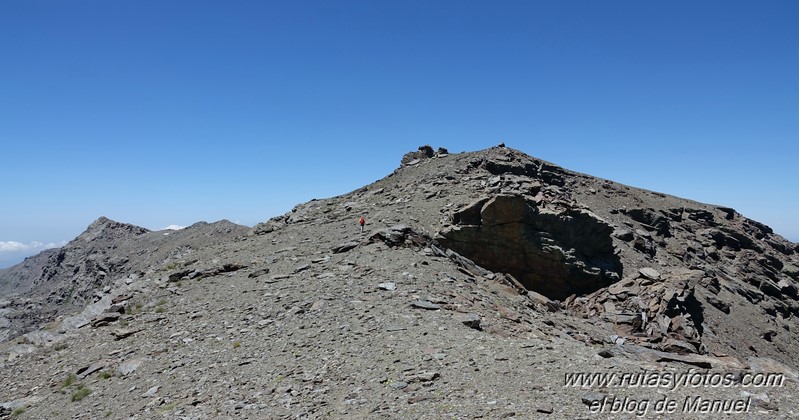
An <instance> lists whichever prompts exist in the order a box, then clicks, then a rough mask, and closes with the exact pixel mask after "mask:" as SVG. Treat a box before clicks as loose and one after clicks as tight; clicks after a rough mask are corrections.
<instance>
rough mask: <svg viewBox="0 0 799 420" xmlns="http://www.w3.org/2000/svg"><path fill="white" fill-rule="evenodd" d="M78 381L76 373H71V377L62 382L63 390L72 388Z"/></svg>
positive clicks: (68, 376)
mask: <svg viewBox="0 0 799 420" xmlns="http://www.w3.org/2000/svg"><path fill="white" fill-rule="evenodd" d="M77 380H78V377H77V376H75V374H74V373H70V374H69V375H67V377H66V379H64V381H63V382H61V389H63V388H66V387H68V386H72V385H73V384H74V383H75V382H77Z"/></svg>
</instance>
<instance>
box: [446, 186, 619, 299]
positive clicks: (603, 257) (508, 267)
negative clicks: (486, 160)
mask: <svg viewBox="0 0 799 420" xmlns="http://www.w3.org/2000/svg"><path fill="white" fill-rule="evenodd" d="M453 221H454V222H455V225H454V226H452V227H449V228H446V229H444V230H442V231H441V232H440V236H439V238H437V239H438V240H439V242H440V243H441V244H442V245H444V246H445V247H447V248H450V249H453V250H455V251H456V252H458V253H460V254H463V255H465V256H467V257H468V258H470V259H472V260H474V261H475V262H476V263H477V264H480V265H482V266H483V267H486V268H488V269H490V270H493V271H497V272H505V273H509V274H511V275H513V276H514V277H516V278H517V279H518V280H519V281H520V282H521V283H522V284H523V285H524V286H525V287H526V288H528V289H530V290H534V291H536V292H538V293H541V294H543V295H545V296H547V297H550V298H552V299H565V298H566V297H568V296H569V295H572V294H578V295H582V294H587V293H590V292H593V291H594V290H597V289H599V288H601V287H604V286H607V285H609V284H611V283H613V282H615V281H617V280H618V279H619V278H620V276H621V274H622V264H621V262H620V261H619V257H618V255H616V254H615V252H614V248H613V240H612V238H611V234H612V233H613V228H612V227H611V226H610V225H608V224H607V223H605V222H604V221H602V220H600V219H599V218H597V217H596V216H595V215H593V214H591V213H590V212H587V211H584V210H577V209H565V210H560V211H558V210H550V209H547V208H539V207H537V206H536V203H535V201H533V200H530V199H527V198H525V197H524V196H520V195H498V196H495V197H492V198H486V199H482V200H479V201H477V202H475V203H473V204H471V205H469V206H467V207H466V208H464V209H463V210H461V211H459V212H457V213H456V214H455V216H454V220H453Z"/></svg>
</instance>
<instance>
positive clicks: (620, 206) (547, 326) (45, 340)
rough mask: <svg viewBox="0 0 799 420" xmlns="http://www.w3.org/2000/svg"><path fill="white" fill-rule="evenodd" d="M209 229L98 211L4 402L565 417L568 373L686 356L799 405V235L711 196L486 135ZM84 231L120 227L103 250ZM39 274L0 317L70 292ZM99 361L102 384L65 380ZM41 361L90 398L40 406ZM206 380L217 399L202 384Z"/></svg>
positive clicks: (774, 400) (664, 364)
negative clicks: (486, 142) (142, 225)
mask: <svg viewBox="0 0 799 420" xmlns="http://www.w3.org/2000/svg"><path fill="white" fill-rule="evenodd" d="M360 217H365V218H366V221H367V223H366V229H365V231H364V232H363V233H361V232H360V228H359V227H358V226H357V220H358V219H359V218H360ZM220 223H221V224H219V225H203V224H197V225H192V227H190V228H187V229H184V230H182V231H178V232H174V233H170V234H169V235H164V234H163V233H159V232H150V231H146V232H145V231H140V230H137V229H135V227H134V228H128V227H124V224H119V225H123V226H122V227H119V226H117V224H118V222H113V221H110V220H108V219H105V220H103V219H102V218H101V219H98V221H96V222H94V223H93V224H92V225H91V226H90V229H87V232H89V231H91V232H90V233H88V234H87V235H86V236H85V237H84V238H83V239H82V240H81V241H82V242H83V243H87V244H93V243H105V244H107V245H109V246H106V247H104V248H103V249H104V250H106V252H107V254H105V255H104V256H103V254H102V252H99V250H98V249H97V248H91V247H89V248H84V247H83V246H81V247H80V250H79V251H80V252H78V249H75V251H76V254H75V255H72V256H71V258H74V259H73V260H72V262H71V263H65V262H64V261H67V259H68V258H67V257H70V256H69V255H65V257H64V259H63V261H62V265H63V266H65V267H66V266H67V265H68V266H69V267H70V269H71V270H75V267H78V268H79V270H78V271H77V272H78V273H79V274H80V275H79V276H75V275H74V272H71V274H70V276H64V275H63V274H62V273H61V272H60V271H59V274H58V275H60V276H62V277H61V281H62V282H63V281H65V280H64V279H68V280H66V281H70V282H73V283H74V281H75V280H76V279H83V280H81V281H84V283H85V284H84V286H85V287H82V288H80V289H79V293H76V294H75V296H76V297H77V299H76V300H79V302H80V305H76V306H75V309H79V307H80V306H82V305H83V304H86V303H88V304H89V305H88V306H86V308H85V310H84V311H83V312H82V313H81V314H77V315H71V314H69V313H67V312H66V311H65V312H60V313H57V314H54V313H48V315H47V316H44V317H42V318H41V319H38V320H37V321H36V322H29V323H27V324H25V325H26V327H35V326H46V325H51V326H50V327H46V328H45V329H40V330H38V331H31V332H27V333H24V334H22V335H19V336H18V337H16V338H15V339H14V340H11V341H7V342H6V343H3V344H2V345H0V360H2V357H5V360H6V362H3V363H4V365H0V369H3V370H5V371H7V372H8V373H9V375H11V376H9V377H14V378H16V379H15V383H14V386H12V387H10V388H9V389H8V390H2V391H0V401H4V400H8V401H10V402H16V403H17V404H18V405H22V406H25V407H28V408H27V409H28V410H29V412H30V413H31V415H32V416H39V417H41V416H46V414H49V415H50V416H51V417H53V416H54V417H61V416H64V417H66V416H73V415H75V414H77V413H78V412H84V413H87V414H89V415H99V414H101V413H103V412H105V411H104V410H112V411H111V412H112V413H113V414H114V415H115V416H117V417H124V416H133V415H143V416H152V415H154V414H156V413H163V414H165V415H166V414H169V415H172V416H175V417H180V416H183V417H194V418H202V417H208V416H240V415H243V416H245V417H246V416H251V417H263V416H270V417H277V416H283V417H312V418H321V417H352V416H355V417H374V416H379V417H407V416H417V417H440V416H446V415H455V416H480V415H482V416H489V417H499V416H507V415H510V416H513V415H516V416H526V414H525V413H531V412H536V411H537V412H539V413H542V414H547V413H549V414H555V415H556V416H558V417H575V416H585V415H587V414H588V413H589V412H588V411H587V410H588V408H589V406H590V405H591V401H593V400H591V398H594V397H590V396H589V395H588V394H586V391H585V390H583V389H580V388H564V387H563V384H562V383H561V382H562V381H563V374H564V373H568V372H569V371H572V372H573V371H579V370H582V371H585V370H590V369H592V368H595V369H600V368H601V369H603V370H609V371H611V372H612V371H614V370H622V371H627V372H636V371H639V370H640V369H648V370H667V371H673V370H674V369H688V368H690V369H702V370H708V371H712V372H738V373H741V372H743V373H744V374H748V373H757V372H772V373H773V372H776V373H780V374H782V375H784V376H785V377H787V378H788V379H789V383H788V384H787V385H786V386H785V387H784V388H769V389H768V390H767V392H768V395H770V396H771V397H770V399H769V398H768V397H766V398H763V397H762V396H759V397H756V398H755V397H753V398H754V400H755V405H754V406H752V407H753V408H752V410H753V411H754V410H757V411H759V412H760V413H761V414H763V415H772V416H778V415H790V413H799V411H798V410H797V406H796V404H797V403H796V401H793V400H792V398H790V395H791V393H793V392H795V390H796V387H795V383H796V382H795V381H796V380H799V374H797V373H796V371H797V365H799V363H797V359H796V356H795V355H796V354H797V353H796V351H797V350H798V349H799V334H797V331H799V325H797V317H798V316H799V303H797V297H798V296H797V281H799V279H798V278H797V277H798V276H799V269H797V268H796V267H797V265H799V257H798V256H797V252H799V249H797V244H794V243H791V242H789V241H787V240H786V239H785V238H782V237H781V236H779V235H777V234H775V233H774V232H773V231H772V230H771V229H770V228H768V227H767V226H765V225H763V224H761V223H758V222H756V221H752V220H750V219H747V218H745V217H743V216H742V215H740V214H738V213H737V212H736V211H734V210H732V209H730V208H727V207H724V206H716V205H710V204H704V203H699V202H696V201H693V200H685V199H680V198H679V197H674V196H670V195H666V194H661V193H657V192H652V191H646V190H640V189H636V188H634V187H629V186H625V185H622V184H618V183H614V182H612V181H609V180H603V179H597V178H593V177H591V176H589V175H585V174H580V173H577V172H572V171H569V170H566V169H563V168H560V167H558V166H556V165H554V164H551V163H549V162H545V161H542V160H540V159H537V158H534V157H531V156H528V155H526V154H524V153H522V152H520V151H517V150H514V149H511V148H507V147H504V146H498V147H494V148H490V149H486V150H482V151H477V152H467V153H459V154H450V153H448V152H447V151H446V149H443V148H440V149H439V150H438V151H437V152H436V151H433V149H432V148H430V147H429V146H425V147H422V148H420V149H419V150H418V151H414V152H411V153H409V154H407V155H406V156H404V157H403V159H402V163H401V165H400V167H399V168H398V169H397V170H395V171H394V172H393V173H391V174H389V175H388V176H387V177H385V178H383V179H381V180H378V181H376V182H374V183H372V184H369V185H367V186H364V187H362V188H359V189H356V190H354V191H352V192H350V193H347V194H343V195H340V196H336V197H331V198H326V199H319V200H311V201H309V202H306V203H302V204H299V205H297V206H296V207H295V208H294V209H292V210H291V211H290V212H288V213H286V214H284V215H281V216H278V217H274V218H272V219H270V220H268V221H266V222H263V223H259V224H258V225H256V226H254V227H252V228H246V227H238V226H236V225H232V224H231V225H232V226H231V225H228V224H227V223H229V222H227V223H224V222H220ZM95 224H96V225H95ZM114 226H116V227H117V228H118V229H117V228H114ZM109 227H110V229H107V228H109ZM98 230H99V231H103V232H106V233H108V232H107V231H110V232H117V231H122V232H125V231H126V230H130V232H133V235H132V236H133V237H132V238H131V237H129V236H127V235H122V237H124V238H126V239H124V240H122V241H121V242H126V244H117V247H116V248H113V244H114V243H115V242H114V241H112V240H109V241H104V235H96V233H97V231H98ZM184 231H185V232H184ZM130 232H129V233H130ZM84 233H86V232H84ZM82 235H83V234H82ZM109 236H113V234H111V235H109ZM79 237H80V236H79ZM87 238H89V240H88V241H86V240H84V239H87ZM105 239H108V238H105ZM114 249H115V250H114ZM109 250H114V251H113V252H111V251H109ZM87 251H89V252H88V253H87ZM120 251H124V252H120ZM78 254H80V257H79V256H78ZM54 255H57V253H55V254H49V255H48V257H47V258H48V259H51V258H55V257H54ZM128 255H130V256H128ZM100 256H103V257H102V258H98V257H100ZM89 257H92V258H89ZM120 257H121V258H122V259H124V258H128V261H125V262H120V261H122V260H115V258H120ZM56 259H57V258H56ZM615 259H618V262H617V263H614V261H615ZM97 261H100V262H101V263H102V264H105V265H104V267H105V268H107V270H102V269H101V268H102V267H99V266H97V264H95V263H96V262H97ZM90 262H91V263H90ZM114 262H116V263H114ZM112 263H113V264H112ZM87 264H88V265H87ZM109 264H110V265H109ZM112 267H113V269H112ZM89 268H91V270H90V269H89ZM99 271H103V272H105V273H106V274H105V276H101V275H99ZM48 273H50V271H48ZM100 277H102V279H100ZM53 278H55V277H53ZM98 279H99V280H100V284H95V283H96V282H97V281H98ZM73 283H69V284H73ZM99 286H102V287H99ZM98 287H99V288H98ZM56 289H57V290H59V292H57V293H55V294H53V292H52V291H53V290H54V289H52V288H50V289H47V288H44V289H42V290H39V291H37V292H36V293H33V294H31V293H28V292H24V293H23V294H24V295H25V296H23V297H19V296H17V297H13V298H12V299H11V301H9V302H5V303H3V304H2V305H0V307H2V308H5V309H0V310H5V312H3V313H0V316H6V318H8V316H7V315H8V312H9V308H11V309H10V311H11V312H13V311H15V310H16V309H14V308H19V307H20V305H22V306H26V305H27V307H31V305H32V304H33V305H34V306H35V304H36V303H35V302H37V299H44V301H45V302H46V301H47V299H53V300H51V302H53V303H55V302H57V299H58V298H59V297H60V298H62V299H65V297H64V294H63V290H64V288H56ZM559 291H563V292H562V293H561V294H558V292H559ZM59 293H60V294H59ZM70 296H71V295H70ZM60 304H63V301H62V302H61V303H60ZM51 310H52V309H51ZM4 314H5V315H4ZM10 319H12V320H13V319H14V318H13V317H11V318H10ZM44 320H48V322H49V323H51V324H47V323H44V322H43V321H44ZM156 325H157V326H158V327H157V328H156V327H155V326H156ZM27 330H28V331H30V328H28V329H27ZM16 331H17V333H23V332H24V331H26V329H25V328H23V329H19V330H16ZM15 334H16V333H15ZM467 337H468V338H467ZM237 343H238V345H237ZM64 345H66V346H68V347H66V348H63V346H64ZM525 349H530V350H525ZM37 353H42V354H47V355H50V357H51V358H57V359H58V360H60V362H59V363H60V365H56V364H53V363H51V362H49V361H47V359H41V358H39V359H37V358H36V356H35V354H37ZM564 356H567V357H564ZM100 364H101V365H102V367H100V368H99V369H110V371H111V372H112V373H113V377H112V378H111V379H110V380H108V381H105V380H102V379H100V378H98V377H97V376H96V375H92V373H91V372H90V373H88V374H85V375H83V374H84V373H85V372H87V370H86V369H84V368H88V371H92V372H97V370H93V369H92V368H90V366H100ZM131 364H135V365H136V367H135V368H133V370H130V366H131ZM509 365H512V366H513V367H512V368H511V367H510V366H509ZM59 366H64V367H59ZM184 366H191V368H190V369H188V368H184ZM44 371H50V372H55V373H53V374H52V375H49V377H53V378H62V377H64V376H66V375H69V374H70V373H74V374H79V375H83V376H82V380H83V383H85V384H86V385H87V386H90V387H91V388H92V389H95V390H96V391H95V394H93V395H92V396H90V397H89V398H88V399H87V400H91V401H93V403H92V404H95V405H94V406H90V405H87V404H88V403H83V402H78V403H75V404H71V405H70V404H67V405H65V406H64V407H61V408H59V411H58V412H57V414H56V415H53V413H52V412H50V411H48V407H54V405H58V404H59V403H58V401H61V399H63V396H62V395H60V394H59V392H50V391H49V390H50V389H51V388H53V389H54V388H58V386H57V383H54V382H53V381H56V379H53V380H50V382H49V383H48V382H47V381H45V383H41V381H38V382H37V380H36V378H37V375H41V372H44ZM170 372H172V373H170ZM211 373H213V374H214V375H215V376H214V377H217V378H218V381H221V382H219V383H220V384H224V386H225V388H224V389H225V391H218V392H216V393H213V394H211V393H208V392H207V385H208V384H209V383H211V382H209V380H210V379H209V378H210V377H209V376H208V375H209V374H211ZM175 375H178V376H175ZM478 378H479V379H478ZM36 384H38V388H36V389H37V390H34V391H24V390H30V389H32V388H34V386H37V385H36ZM395 384H396V385H395ZM522 384H524V385H522ZM154 386H155V387H156V388H155V391H153V392H150V391H151V390H152V389H154V388H153V387H154ZM131 387H134V388H135V389H141V390H147V392H145V394H149V395H147V396H145V397H140V396H139V395H138V392H137V393H136V395H135V396H131V395H130V391H128V390H129V389H132V388H131ZM593 390H594V391H598V392H601V393H603V394H604V395H605V397H608V396H609V395H610V394H612V395H614V396H618V397H622V396H625V395H626V396H629V397H636V398H639V399H641V398H654V397H652V395H651V394H648V393H646V392H645V391H642V390H636V389H617V388H612V389H598V390H597V389H593ZM733 391H734V392H733ZM142 392H143V391H142ZM674 392H675V395H679V396H680V397H686V398H687V397H691V396H692V395H693V396H695V392H694V393H693V394H692V393H691V390H690V389H677V390H675V391H674ZM702 392H703V395H704V396H706V397H708V398H715V399H733V398H740V397H741V395H740V393H739V392H738V391H736V390H734V389H733V390H725V389H702ZM730 392H732V393H730ZM670 395H671V394H670ZM114 398H116V399H118V401H117V402H116V403H115V404H112V403H111V401H112V399H114ZM586 400H589V402H588V403H586V402H585V401H586ZM229 401H233V403H230V404H229V403H228V402H229ZM769 401H770V402H769Z"/></svg>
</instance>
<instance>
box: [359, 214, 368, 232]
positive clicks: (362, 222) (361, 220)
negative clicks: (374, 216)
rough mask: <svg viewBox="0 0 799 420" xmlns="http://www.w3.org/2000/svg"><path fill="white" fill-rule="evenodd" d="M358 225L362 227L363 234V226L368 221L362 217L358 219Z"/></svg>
mask: <svg viewBox="0 0 799 420" xmlns="http://www.w3.org/2000/svg"><path fill="white" fill-rule="evenodd" d="M358 223H359V224H360V225H361V233H363V225H365V224H366V219H364V218H363V216H361V218H360V219H358Z"/></svg>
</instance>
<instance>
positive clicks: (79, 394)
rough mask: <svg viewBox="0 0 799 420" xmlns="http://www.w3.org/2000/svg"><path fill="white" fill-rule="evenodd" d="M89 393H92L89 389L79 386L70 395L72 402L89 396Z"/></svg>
mask: <svg viewBox="0 0 799 420" xmlns="http://www.w3.org/2000/svg"><path fill="white" fill-rule="evenodd" d="M91 393H92V390H91V389H89V388H88V387H86V386H84V385H81V386H80V387H79V388H78V389H77V390H76V391H75V392H73V393H72V402H75V401H80V400H82V399H84V398H86V397H87V396H89V394H91Z"/></svg>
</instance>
